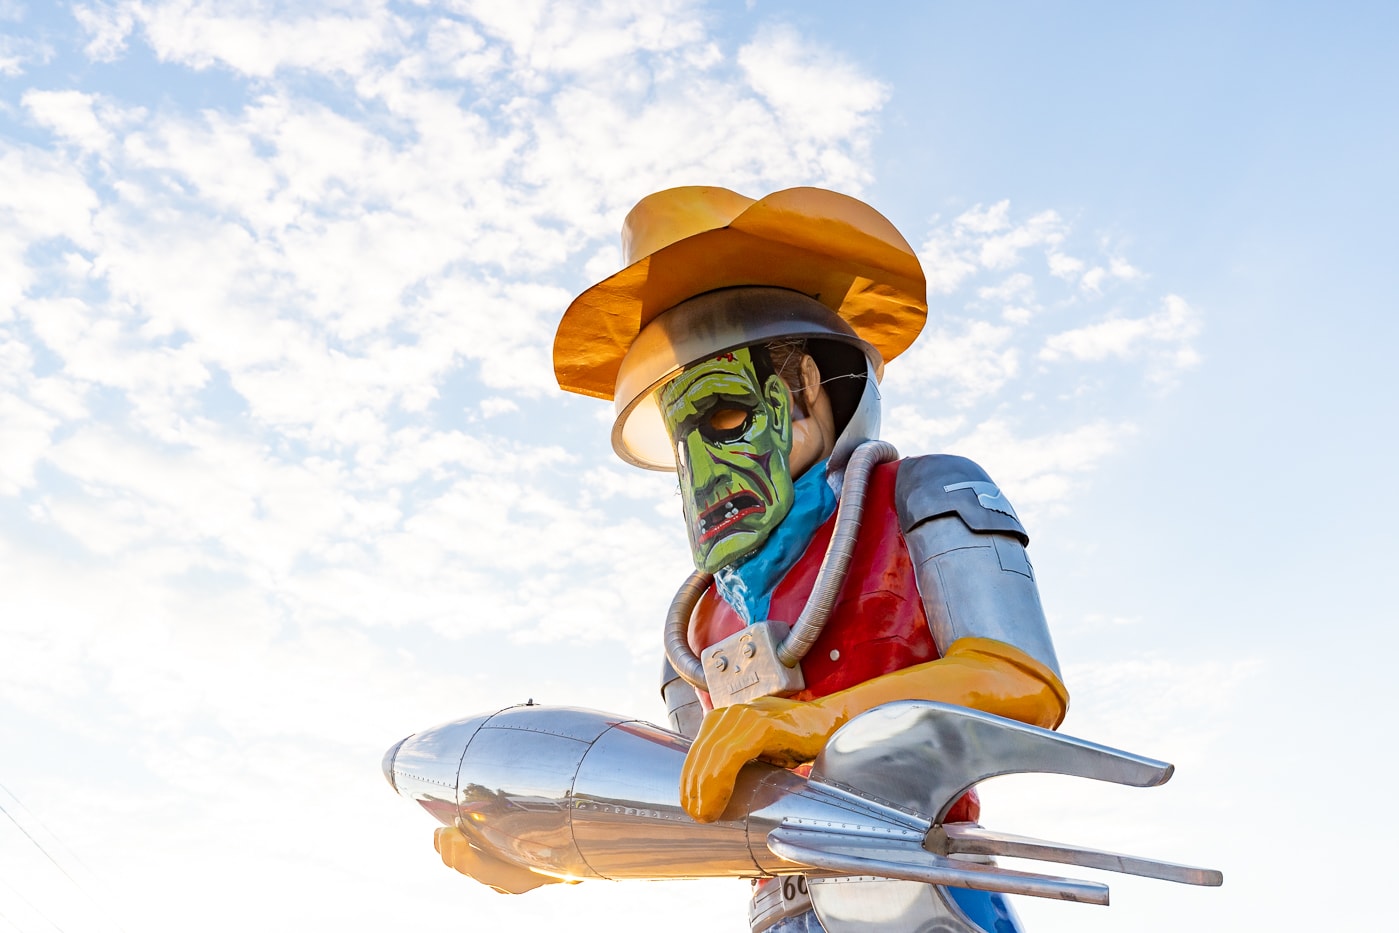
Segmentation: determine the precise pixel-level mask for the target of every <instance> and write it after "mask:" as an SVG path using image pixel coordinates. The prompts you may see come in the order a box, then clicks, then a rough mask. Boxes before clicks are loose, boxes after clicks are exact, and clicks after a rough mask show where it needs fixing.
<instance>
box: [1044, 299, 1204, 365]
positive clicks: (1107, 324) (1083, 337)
mask: <svg viewBox="0 0 1399 933" xmlns="http://www.w3.org/2000/svg"><path fill="white" fill-rule="evenodd" d="M1199 333H1200V315H1199V313H1198V312H1196V311H1195V310H1194V309H1193V308H1191V307H1190V305H1188V304H1187V303H1186V302H1185V299H1183V298H1181V297H1180V296H1179V295H1167V296H1166V297H1165V298H1164V299H1163V300H1162V303H1161V309H1160V310H1158V311H1155V312H1153V313H1151V314H1148V315H1146V316H1144V317H1138V318H1121V317H1113V318H1109V319H1108V320H1105V321H1099V322H1097V323H1094V324H1089V325H1086V326H1084V327H1079V328H1074V329H1073V330H1067V331H1063V332H1061V333H1058V334H1054V335H1053V336H1051V337H1049V339H1048V340H1046V341H1045V343H1044V346H1043V347H1042V348H1041V349H1040V351H1039V358H1040V359H1041V360H1044V361H1046V362H1058V361H1060V360H1065V359H1068V360H1076V361H1089V362H1097V361H1101V360H1106V359H1111V358H1117V359H1124V360H1130V359H1138V358H1141V357H1143V356H1147V357H1149V358H1150V359H1151V360H1152V361H1153V364H1154V366H1153V369H1152V378H1153V379H1156V380H1157V381H1165V380H1167V379H1169V378H1170V376H1171V375H1172V374H1173V373H1174V372H1176V371H1178V370H1180V369H1185V368H1188V367H1190V366H1194V365H1196V364H1197V363H1198V362H1199V355H1198V354H1197V353H1196V351H1195V350H1194V348H1193V347H1192V346H1191V345H1190V341H1191V340H1192V339H1193V338H1195V337H1196V336H1198V335H1199Z"/></svg>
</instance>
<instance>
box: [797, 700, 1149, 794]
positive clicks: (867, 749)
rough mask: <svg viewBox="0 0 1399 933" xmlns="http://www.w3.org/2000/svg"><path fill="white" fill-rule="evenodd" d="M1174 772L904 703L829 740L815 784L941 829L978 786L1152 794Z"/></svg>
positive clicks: (981, 717) (1067, 740) (1006, 724)
mask: <svg viewBox="0 0 1399 933" xmlns="http://www.w3.org/2000/svg"><path fill="white" fill-rule="evenodd" d="M1172 770H1173V769H1172V767H1171V765H1169V764H1167V763H1166V762H1164V761H1156V760H1155V759H1152V758H1144V757H1142V756H1140V755H1133V754H1131V753H1130V752H1124V751H1119V750H1117V749H1114V748H1108V747H1107V746H1106V745H1097V744H1094V743H1093V742H1085V741H1084V740H1082V739H1076V738H1073V737H1071V736H1067V735H1060V734H1059V733H1057V732H1050V731H1049V730H1047V729H1037V728H1036V727H1034V726H1027V725H1025V724H1024V723H1020V722H1015V721H1013V720H1009V719H1002V718H1001V717H999V716H992V715H991V714H990V713H983V712H979V711H977V710H973V709H967V708H965V707H962V706H951V705H949V704H946V703H931V702H926V701H913V700H909V701H903V702H899V703H888V704H886V705H884V706H880V707H876V708H875V709H872V710H870V711H869V712H867V713H864V714H863V715H860V716H857V717H855V718H854V719H852V720H850V722H848V723H846V724H845V725H844V726H842V727H841V728H840V729H839V730H837V731H836V733H835V734H834V735H832V736H831V739H830V741H829V742H827V743H826V747H825V749H824V750H822V752H821V754H820V755H819V756H818V757H817V758H816V762H815V764H814V765H813V766H812V769H811V776H812V778H813V780H818V781H824V782H829V783H833V784H836V785H839V786H849V787H856V786H857V787H859V789H860V793H861V794H863V795H866V796H869V797H873V798H875V799H878V800H884V801H888V802H889V803H892V804H893V805H895V806H900V807H906V808H908V809H910V810H912V811H913V812H915V813H926V814H929V815H930V816H932V817H934V819H935V821H940V820H941V819H942V817H943V816H944V814H945V813H946V811H947V810H948V809H950V808H951V806H952V804H953V803H954V802H955V801H956V800H957V798H958V797H960V796H962V794H963V793H964V792H965V791H966V790H967V789H968V788H969V787H971V786H972V785H973V784H976V783H977V782H979V781H984V780H986V779H987V778H992V777H996V776H997V775H1001V774H1018V773H1024V772H1035V771H1039V772H1043V773H1045V774H1066V775H1070V776H1073V777H1085V778H1092V779H1094V780H1098V781H1110V782H1112V783H1114V784H1126V785H1128V786H1131V787H1154V786H1155V785H1157V784H1164V783H1165V782H1166V781H1167V780H1169V779H1170V776H1171V771H1172Z"/></svg>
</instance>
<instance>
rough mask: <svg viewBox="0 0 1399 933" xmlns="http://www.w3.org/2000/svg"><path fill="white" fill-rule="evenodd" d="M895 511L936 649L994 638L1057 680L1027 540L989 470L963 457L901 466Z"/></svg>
mask: <svg viewBox="0 0 1399 933" xmlns="http://www.w3.org/2000/svg"><path fill="white" fill-rule="evenodd" d="M894 505H895V508H896V510H897V511H898V517H899V530H900V531H902V532H903V536H904V542H905V544H907V546H908V553H909V557H910V558H911V559H912V561H913V565H914V567H915V573H916V574H917V579H918V591H919V594H920V595H921V596H922V598H923V608H924V611H925V612H926V613H927V615H928V624H929V626H930V627H931V628H932V631H933V640H934V641H936V642H937V645H938V649H939V650H941V651H946V650H947V648H948V646H949V645H951V644H952V643H953V642H954V641H956V640H957V639H959V638H992V639H995V640H996V641H1000V642H1004V643H1006V644H1008V645H1013V646H1014V647H1016V648H1019V649H1020V650H1021V651H1024V652H1025V653H1026V654H1028V655H1030V656H1031V657H1033V658H1034V659H1035V660H1037V661H1039V662H1041V663H1042V664H1044V665H1045V666H1047V667H1048V668H1049V669H1050V670H1052V671H1054V672H1055V674H1058V673H1059V662H1058V659H1057V658H1056V657H1055V654H1054V643H1053V642H1052V641H1051V640H1050V637H1049V626H1048V625H1047V624H1046V623H1045V619H1044V609H1043V608H1042V607H1041V606H1040V597H1039V589H1038V587H1037V586H1036V585H1035V571H1034V568H1033V567H1031V566H1030V559H1029V556H1028V555H1027V554H1026V553H1025V545H1026V544H1028V543H1029V540H1030V538H1029V535H1027V534H1026V533H1025V527H1024V526H1023V525H1021V524H1020V518H1019V516H1017V515H1016V514H1015V509H1014V508H1012V507H1011V504H1010V502H1009V501H1008V500H1007V499H1006V497H1005V495H1004V494H1003V493H1002V492H1001V490H1000V489H999V487H997V486H996V484H995V483H993V482H992V481H991V478H990V477H989V476H987V475H986V471H985V470H983V469H982V468H981V467H979V466H977V465H976V464H975V463H973V462H972V461H970V460H968V459H966V458H965V457H953V456H948V455H937V456H930V457H913V458H910V459H908V460H904V461H902V462H901V463H900V464H899V475H898V479H897V480H896V482H895V485H894Z"/></svg>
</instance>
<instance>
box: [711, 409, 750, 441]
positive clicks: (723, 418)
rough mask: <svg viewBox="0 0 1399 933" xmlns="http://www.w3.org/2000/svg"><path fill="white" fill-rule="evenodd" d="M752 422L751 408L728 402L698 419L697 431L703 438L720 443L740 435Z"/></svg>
mask: <svg viewBox="0 0 1399 933" xmlns="http://www.w3.org/2000/svg"><path fill="white" fill-rule="evenodd" d="M752 423H753V411H752V409H749V408H741V407H738V406H735V405H733V404H732V403H730V404H727V405H720V406H717V407H715V408H714V409H712V410H710V412H709V413H708V414H707V415H705V416H704V417H703V418H702V419H701V420H700V424H699V432H700V435H701V436H702V437H703V438H704V439H705V440H707V441H710V442H712V443H720V444H722V443H726V442H728V441H732V440H736V439H737V438H740V437H742V436H743V434H744V432H745V431H747V430H748V427H749V425H751V424H752Z"/></svg>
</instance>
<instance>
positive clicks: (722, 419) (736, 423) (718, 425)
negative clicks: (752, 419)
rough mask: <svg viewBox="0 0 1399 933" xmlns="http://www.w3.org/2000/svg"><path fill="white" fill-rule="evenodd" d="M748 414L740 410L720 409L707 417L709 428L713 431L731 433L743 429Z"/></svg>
mask: <svg viewBox="0 0 1399 933" xmlns="http://www.w3.org/2000/svg"><path fill="white" fill-rule="evenodd" d="M747 420H748V412H746V411H744V410H742V409H741V408H720V409H718V410H717V411H714V412H713V413H711V414H710V416H709V426H710V427H711V428H713V429H714V430H715V431H732V430H734V429H735V428H741V427H743V422H745V421H747Z"/></svg>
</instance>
